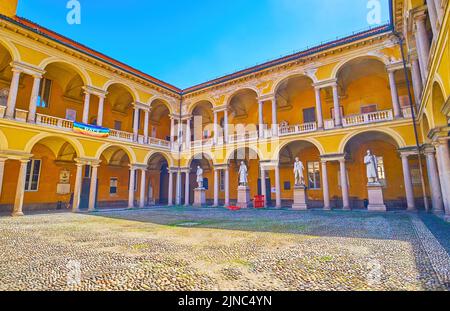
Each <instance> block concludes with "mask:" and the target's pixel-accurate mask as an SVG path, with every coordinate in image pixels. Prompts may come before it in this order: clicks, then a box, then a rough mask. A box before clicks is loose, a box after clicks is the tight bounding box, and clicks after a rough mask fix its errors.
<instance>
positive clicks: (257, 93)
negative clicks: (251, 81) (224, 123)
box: [225, 86, 261, 107]
mask: <svg viewBox="0 0 450 311" xmlns="http://www.w3.org/2000/svg"><path fill="white" fill-rule="evenodd" d="M244 91H252V92H254V93H255V94H256V99H258V98H259V97H260V96H261V95H260V93H259V90H258V89H257V88H256V87H253V86H244V87H242V88H239V89H237V90H236V91H234V92H233V93H232V94H230V95H229V96H228V98H227V99H226V101H225V102H226V106H227V107H229V106H230V104H231V101H232V100H233V98H234V97H235V96H236V95H238V94H239V93H242V92H244Z"/></svg>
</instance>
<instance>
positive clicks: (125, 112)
mask: <svg viewBox="0 0 450 311" xmlns="http://www.w3.org/2000/svg"><path fill="white" fill-rule="evenodd" d="M106 91H107V92H108V94H107V95H106V98H105V107H106V109H104V112H103V126H104V127H107V128H111V129H114V130H116V131H122V132H128V133H132V132H133V117H134V109H133V103H134V102H135V98H134V94H133V93H132V92H131V91H130V89H129V88H128V87H127V86H125V85H123V84H121V83H113V84H110V85H109V86H108V87H107V89H106ZM91 109H93V111H92V113H90V114H89V115H91V116H97V111H98V110H97V109H96V108H95V107H91ZM96 118H97V117H92V118H91V120H90V121H91V122H92V123H95V122H94V121H95V119H96ZM139 121H140V122H139V130H140V131H142V129H143V127H144V126H143V124H144V123H143V121H144V118H143V117H141V116H140V117H139Z"/></svg>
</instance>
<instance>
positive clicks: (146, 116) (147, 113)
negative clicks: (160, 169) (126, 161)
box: [144, 109, 150, 144]
mask: <svg viewBox="0 0 450 311" xmlns="http://www.w3.org/2000/svg"><path fill="white" fill-rule="evenodd" d="M149 117H150V111H149V110H148V109H145V110H144V144H148V122H149Z"/></svg>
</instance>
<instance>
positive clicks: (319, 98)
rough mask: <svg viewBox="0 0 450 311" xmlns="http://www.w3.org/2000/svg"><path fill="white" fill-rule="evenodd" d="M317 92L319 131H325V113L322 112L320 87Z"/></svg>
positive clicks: (316, 89)
mask: <svg viewBox="0 0 450 311" xmlns="http://www.w3.org/2000/svg"><path fill="white" fill-rule="evenodd" d="M315 92H316V114H317V128H318V129H319V130H323V112H322V98H321V97H320V87H316V88H315Z"/></svg>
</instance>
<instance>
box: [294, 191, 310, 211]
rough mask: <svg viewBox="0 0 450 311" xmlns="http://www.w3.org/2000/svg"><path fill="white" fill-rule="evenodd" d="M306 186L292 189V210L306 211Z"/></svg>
mask: <svg viewBox="0 0 450 311" xmlns="http://www.w3.org/2000/svg"><path fill="white" fill-rule="evenodd" d="M306 199H307V196H306V186H305V185H300V186H295V187H294V204H293V205H292V209H295V210H302V211H306V210H307V209H308V204H307V203H306Z"/></svg>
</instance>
